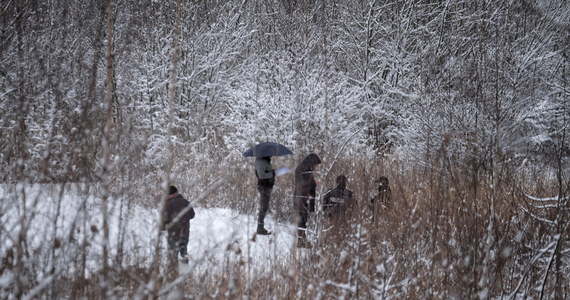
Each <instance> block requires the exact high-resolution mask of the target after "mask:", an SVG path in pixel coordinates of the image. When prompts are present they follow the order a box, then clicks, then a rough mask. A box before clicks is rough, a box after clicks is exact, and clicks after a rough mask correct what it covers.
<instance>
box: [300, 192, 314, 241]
mask: <svg viewBox="0 0 570 300" xmlns="http://www.w3.org/2000/svg"><path fill="white" fill-rule="evenodd" d="M307 202H308V201H307V200H306V199H302V200H301V202H300V203H299V204H300V205H298V212H297V213H298V216H297V221H298V223H297V247H299V248H310V247H311V244H310V243H309V242H308V241H307V233H306V231H307V221H308V220H309V212H308V209H309V204H308V203H307Z"/></svg>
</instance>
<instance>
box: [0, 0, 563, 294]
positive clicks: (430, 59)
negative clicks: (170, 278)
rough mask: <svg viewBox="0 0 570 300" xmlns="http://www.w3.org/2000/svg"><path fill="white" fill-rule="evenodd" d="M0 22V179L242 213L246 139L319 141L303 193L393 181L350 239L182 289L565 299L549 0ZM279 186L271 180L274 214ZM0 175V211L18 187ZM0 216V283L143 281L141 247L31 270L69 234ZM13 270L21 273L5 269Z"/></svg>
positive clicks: (179, 8) (186, 6) (188, 9)
mask: <svg viewBox="0 0 570 300" xmlns="http://www.w3.org/2000/svg"><path fill="white" fill-rule="evenodd" d="M0 24H1V25H0V26H1V27H0V28H1V32H0V116H1V119H0V182H2V184H3V185H5V186H6V187H9V186H14V185H15V184H17V183H20V184H21V183H24V184H27V185H32V184H40V183H41V184H52V185H53V184H57V185H60V186H61V191H62V192H61V193H62V194H64V191H65V190H66V189H67V188H68V187H69V184H72V183H73V184H79V183H81V184H84V185H86V186H90V187H91V188H90V190H89V193H92V194H94V195H96V196H97V197H98V199H100V201H101V207H102V212H103V216H104V217H103V219H104V220H105V219H106V216H107V212H108V211H111V210H112V209H114V208H116V204H117V203H121V209H122V208H123V206H122V204H123V203H125V204H126V205H125V206H126V207H129V208H131V207H133V206H136V205H139V206H143V207H147V208H155V209H158V208H157V207H160V201H159V200H158V199H160V197H161V196H162V195H163V194H164V192H165V190H166V186H167V185H168V184H169V183H175V184H177V185H178V186H179V187H181V190H182V191H184V192H183V193H184V194H185V195H187V196H191V197H195V200H196V202H197V205H199V206H203V207H227V208H232V209H235V210H237V211H240V212H243V213H250V214H255V211H256V208H257V198H256V197H257V195H256V190H255V178H254V175H253V171H252V161H251V160H250V159H246V158H243V157H242V153H243V152H244V151H245V150H246V149H247V148H248V147H249V146H251V145H253V144H255V143H257V142H261V141H276V142H280V143H283V144H285V145H287V146H288V147H290V149H292V150H293V151H294V152H295V156H292V157H283V158H276V159H275V160H274V161H273V163H274V165H277V166H278V165H286V166H289V167H291V168H294V167H295V166H296V164H297V162H298V161H299V160H300V159H301V158H302V157H304V155H306V154H308V153H309V152H315V153H318V154H319V156H320V157H321V159H322V160H323V164H322V165H321V166H320V168H319V171H320V180H321V182H322V185H321V187H320V189H321V190H320V192H322V191H323V190H324V189H326V188H328V187H332V186H333V185H334V184H333V181H334V177H336V175H337V174H339V173H345V174H346V175H347V176H348V177H349V180H350V182H349V187H350V188H352V189H353V190H354V191H355V194H356V195H357V196H358V197H357V198H358V199H360V202H361V203H365V202H366V199H369V198H370V197H372V196H373V194H374V189H375V186H374V184H373V183H372V180H373V179H374V178H375V177H376V176H379V175H387V176H388V177H389V178H390V179H391V184H392V190H393V194H394V199H393V200H394V205H393V207H392V209H391V211H390V212H386V217H385V218H384V219H383V220H381V221H379V222H380V223H379V224H368V223H366V222H364V221H363V220H359V221H358V222H356V223H357V224H358V226H357V227H358V230H356V232H355V233H354V234H355V235H354V236H352V238H351V239H347V240H348V241H349V242H347V243H344V244H343V243H341V244H339V245H337V246H335V247H330V248H326V247H325V246H323V248H321V250H314V253H313V254H314V255H312V256H311V257H309V258H308V257H297V258H296V259H292V261H291V266H289V267H291V268H292V269H293V270H294V271H291V269H285V270H275V274H274V275H273V276H272V277H270V278H263V280H260V279H259V278H255V276H252V275H251V274H249V273H248V274H241V273H240V272H241V271H240V270H241V269H239V266H238V267H236V268H238V269H231V267H228V268H230V269H231V270H229V271H228V270H226V271H227V272H224V273H223V274H213V275H212V277H211V278H207V280H206V281H204V278H198V277H196V278H193V277H192V276H186V277H182V280H180V281H178V283H179V285H178V286H179V287H181V288H183V289H186V290H187V291H191V292H188V294H189V295H192V296H191V297H194V298H224V297H228V298H231V297H230V296H231V295H233V294H232V293H234V292H236V290H235V289H237V293H238V294H236V295H247V296H249V297H253V298H256V297H266V296H267V295H273V297H275V298H278V299H280V298H285V299H295V298H297V297H299V296H300V295H303V297H307V298H319V297H323V298H328V297H344V298H350V297H355V298H359V299H364V298H378V299H382V298H388V299H400V298H408V299H414V298H417V299H429V298H435V299H441V298H454V297H456V298H458V299H469V298H480V299H491V298H492V299H498V298H511V299H512V298H514V299H519V298H520V299H523V298H527V297H528V298H534V299H536V298H545V299H567V298H570V285H569V283H568V282H570V277H569V275H568V274H570V258H569V255H570V241H569V238H570V229H569V227H568V220H569V214H570V213H569V209H570V208H569V207H570V205H569V204H568V202H569V201H568V199H569V197H570V179H569V175H570V174H569V173H570V172H569V170H570V166H569V158H570V138H569V136H568V135H569V133H570V90H569V89H570V85H569V78H570V63H569V60H570V57H569V55H570V2H568V1H565V0H538V1H533V0H513V1H481V0H475V1H473V0H469V1H417V0H407V1H372V0H370V1H350V0H338V1H337V0H332V1H324V0H316V1H304V0H298V1H295V0H266V1H261V0H239V1H238V0H229V1H227V0H224V1H215V0H212V1H182V0H178V1H154V0H153V1H148V0H140V1H131V0H108V1H78V0H44V1H33V0H18V1H16V0H5V1H2V2H1V3H0ZM292 183H293V178H292V177H290V176H285V177H281V178H279V179H278V185H277V187H276V189H275V191H274V195H273V200H272V201H273V202H272V208H271V209H272V214H273V215H274V216H275V218H276V219H277V220H280V221H282V222H292V219H293V217H292V212H291V207H292V204H291V201H290V200H291V197H292ZM5 191H12V192H10V193H8V192H6V193H5V194H4V195H1V197H2V204H1V205H0V206H1V207H0V208H3V209H2V211H4V212H9V211H11V210H10V209H13V208H15V207H25V206H26V205H25V203H24V205H22V204H21V202H20V201H21V200H18V201H16V202H14V201H13V199H14V197H16V198H17V199H25V195H22V193H23V191H24V189H23V188H22V189H19V188H13V189H9V188H7V189H6V190H5ZM206 192H207V193H206ZM199 195H202V196H201V197H199ZM37 201H39V202H37ZM34 203H41V200H38V199H36V202H34ZM86 213H88V212H86ZM127 213H128V212H127ZM127 216H128V215H127ZM0 217H2V218H1V219H0V220H1V222H0V238H1V240H2V243H3V244H5V245H7V246H5V247H4V248H0V250H1V251H2V252H0V258H2V264H1V265H0V277H1V278H12V279H11V280H10V281H8V284H7V285H1V286H0V288H2V289H3V291H8V292H7V293H6V294H5V295H9V297H15V298H18V297H20V296H22V295H29V292H30V291H36V290H35V288H37V287H38V286H41V287H42V288H41V289H39V290H38V291H37V293H36V294H35V295H40V297H42V296H41V295H43V297H48V298H50V297H51V296H54V293H56V292H54V289H53V286H57V285H60V286H62V285H63V286H66V284H68V285H69V289H66V291H68V294H65V293H64V294H65V295H67V296H69V295H72V296H71V297H73V296H76V297H77V296H84V297H88V298H93V297H100V298H105V299H106V298H108V297H109V295H111V296H114V297H118V298H121V297H129V296H125V295H130V294H129V293H131V292H134V291H137V293H139V294H137V295H139V296H141V297H142V296H156V295H157V294H159V293H158V292H157V291H159V290H160V286H159V285H153V284H149V282H160V280H161V278H163V276H166V275H164V273H161V272H159V271H157V270H158V268H157V267H156V266H155V265H153V264H150V265H149V266H148V268H147V266H137V267H140V268H146V269H145V270H146V271H145V272H147V273H148V278H146V279H141V281H140V282H137V281H134V282H133V281H132V280H128V278H130V277H128V276H125V277H124V278H126V279H125V280H122V281H121V280H116V281H113V282H112V283H113V284H112V285H110V284H109V282H110V281H105V278H110V277H114V276H115V277H116V276H117V275H116V274H119V273H120V274H123V272H126V273H128V271H129V269H128V268H131V267H132V266H128V268H127V267H125V266H126V263H125V262H124V261H122V257H121V258H117V257H113V254H112V253H108V252H105V250H104V253H103V256H102V263H101V278H103V279H101V280H100V281H98V280H95V281H94V282H92V284H91V285H90V287H89V288H85V287H84V285H82V284H79V283H81V282H83V281H82V280H85V281H87V280H90V279H86V278H83V275H81V276H79V275H77V274H76V273H74V272H75V271H76V269H78V268H70V269H66V268H64V269H62V270H57V272H55V273H49V270H48V271H46V270H42V266H39V267H38V266H37V264H34V262H35V259H37V258H36V257H38V255H39V256H40V257H42V255H43V257H47V258H46V259H47V260H53V261H56V260H58V259H61V260H63V259H65V257H62V256H61V255H59V256H58V255H55V251H56V250H55V249H61V247H63V249H67V248H66V247H73V245H69V244H68V243H63V244H59V243H60V239H61V237H57V236H56V234H54V235H53V236H46V237H45V243H43V246H42V248H40V249H36V250H37V251H39V253H40V254H33V253H36V252H34V251H33V250H34V249H29V247H30V246H29V245H27V243H26V242H25V241H26V233H27V230H28V229H29V228H28V226H26V224H27V222H32V219H33V218H34V214H33V213H31V214H29V213H25V212H23V211H21V210H18V213H16V214H15V215H12V214H8V213H0ZM9 219H12V220H13V219H18V220H19V222H18V225H17V226H15V227H11V225H10V226H8V225H7V224H12V223H10V222H9V221H7V220H9ZM316 219H317V220H318V217H317V218H316ZM58 222H60V221H59V220H58V219H57V217H55V219H53V223H54V224H57V223H58ZM103 223H104V224H106V222H103ZM55 227H56V226H54V228H55ZM103 227H104V228H103V234H105V233H106V232H107V231H108V228H105V225H103ZM316 230H317V234H316V238H318V237H319V230H320V229H319V227H318V224H317V229H316ZM107 234H108V233H107ZM56 246H57V247H56ZM44 248H45V249H44ZM104 248H105V247H104ZM58 251H59V250H58ZM44 252H45V253H44ZM73 253H74V254H73V255H77V257H81V255H85V253H82V252H81V251H76V252H73ZM157 253H158V251H157ZM340 253H343V255H340ZM346 254H348V256H347V255H346ZM346 257H350V258H351V259H348V260H347V259H346ZM341 258H342V261H341ZM67 259H70V257H67ZM117 259H118V260H117ZM110 260H112V261H114V262H117V261H118V263H114V264H109V262H108V261H110ZM148 260H149V261H156V260H155V257H150V258H148ZM307 260H310V262H308V261H307ZM315 260H318V261H319V263H314V261H315ZM53 261H52V264H50V266H54V265H55V266H58V265H61V264H58V263H56V262H53ZM73 261H75V258H74V260H73ZM31 265H34V266H36V267H30V266H31ZM306 265H310V266H311V267H310V268H301V267H299V266H306ZM43 268H45V266H44V267H43ZM17 270H20V271H22V272H23V270H26V271H25V272H23V273H24V274H27V275H29V276H27V275H26V276H24V275H22V276H19V277H18V276H16V277H2V276H7V275H6V274H11V273H10V272H16V271H17ZM38 270H40V271H38ZM114 272H115V273H114ZM228 272H230V273H231V274H233V275H234V276H237V277H238V278H241V281H238V282H234V281H230V282H228V281H225V280H222V279H221V278H225V277H224V276H227V274H228ZM147 273H145V274H147ZM3 274H4V275H3ZM38 274H44V275H45V274H52V275H53V277H52V278H51V280H50V281H49V282H47V283H46V282H45V281H42V278H44V277H43V276H39V275H38ZM72 274H75V275H72ZM70 278H77V279H76V280H75V282H73V280H71V279H70ZM119 278H121V277H119ZM153 280H154V281H153ZM4 282H6V281H4ZM62 282H63V283H62ZM101 282H102V283H101ZM204 282H209V283H211V284H203V283H204ZM40 283H44V285H40ZM64 283H65V284H64ZM200 283H202V284H200ZM213 283H216V284H213ZM140 286H147V287H149V288H148V289H141V288H140ZM46 289H47V291H49V292H46ZM226 289H227V291H231V293H230V292H228V293H229V294H228V293H225V294H224V291H226ZM70 291H73V292H70ZM50 293H51V294H50ZM32 295H34V294H32ZM215 295H217V296H215ZM220 295H222V296H220ZM223 295H226V296H223ZM131 296H132V295H131Z"/></svg>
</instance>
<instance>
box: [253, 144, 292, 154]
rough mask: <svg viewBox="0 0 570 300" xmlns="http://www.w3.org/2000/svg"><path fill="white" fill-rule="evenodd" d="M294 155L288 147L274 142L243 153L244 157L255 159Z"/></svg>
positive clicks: (258, 145)
mask: <svg viewBox="0 0 570 300" xmlns="http://www.w3.org/2000/svg"><path fill="white" fill-rule="evenodd" d="M289 154H293V151H291V150H289V149H287V147H285V146H283V145H281V144H279V143H274V142H265V143H260V144H257V145H255V146H253V147H252V148H249V149H247V151H245V152H244V153H243V156H254V157H267V156H282V155H289Z"/></svg>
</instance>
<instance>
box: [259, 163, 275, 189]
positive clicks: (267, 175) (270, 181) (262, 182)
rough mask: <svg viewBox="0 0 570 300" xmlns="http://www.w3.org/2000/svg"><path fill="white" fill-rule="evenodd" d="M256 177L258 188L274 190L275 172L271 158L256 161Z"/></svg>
mask: <svg viewBox="0 0 570 300" xmlns="http://www.w3.org/2000/svg"><path fill="white" fill-rule="evenodd" d="M255 176H257V185H258V186H263V187H267V188H273V185H275V170H273V169H272V168H271V158H270V157H259V158H256V159H255Z"/></svg>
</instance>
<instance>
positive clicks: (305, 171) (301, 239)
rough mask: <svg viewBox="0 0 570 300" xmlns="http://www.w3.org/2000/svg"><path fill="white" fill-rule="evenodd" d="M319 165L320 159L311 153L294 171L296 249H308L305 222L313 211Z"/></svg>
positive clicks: (309, 245)
mask: <svg viewBox="0 0 570 300" xmlns="http://www.w3.org/2000/svg"><path fill="white" fill-rule="evenodd" d="M320 163H321V159H320V158H319V156H318V155H317V154H315V153H311V154H309V155H307V157H305V159H303V161H302V162H301V163H300V164H299V165H298V166H297V168H296V169H295V199H294V201H295V203H294V206H295V211H296V214H297V247H299V248H310V247H311V244H310V243H309V242H308V241H307V235H306V231H307V221H308V220H309V212H314V211H315V196H316V190H317V182H316V181H315V177H314V170H315V167H316V166H317V165H318V164H320Z"/></svg>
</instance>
